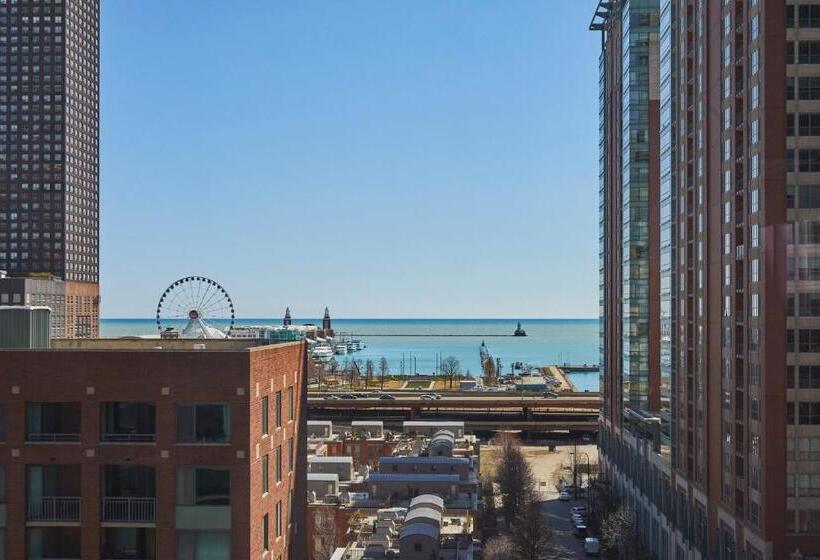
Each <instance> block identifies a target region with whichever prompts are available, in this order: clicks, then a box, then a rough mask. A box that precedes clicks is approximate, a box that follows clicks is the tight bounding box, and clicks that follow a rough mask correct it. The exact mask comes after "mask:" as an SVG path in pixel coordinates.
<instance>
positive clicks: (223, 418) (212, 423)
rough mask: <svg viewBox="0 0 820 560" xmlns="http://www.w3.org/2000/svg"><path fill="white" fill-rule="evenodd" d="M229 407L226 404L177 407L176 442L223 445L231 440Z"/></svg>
mask: <svg viewBox="0 0 820 560" xmlns="http://www.w3.org/2000/svg"><path fill="white" fill-rule="evenodd" d="M230 416H231V415H230V406H229V405H227V404H188V405H177V441H178V442H180V443H225V442H228V441H230V439H231V418H230Z"/></svg>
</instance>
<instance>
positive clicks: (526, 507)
mask: <svg viewBox="0 0 820 560" xmlns="http://www.w3.org/2000/svg"><path fill="white" fill-rule="evenodd" d="M534 498H535V496H534V495H533V496H531V499H530V501H528V502H527V503H524V504H522V511H521V512H520V513H519V515H518V516H517V517H516V518H515V520H514V521H513V523H512V528H511V531H510V537H511V538H512V542H513V544H514V546H515V552H516V553H517V555H516V558H520V559H521V560H548V559H552V558H564V556H562V555H561V556H558V555H557V554H559V552H558V551H556V550H555V546H553V544H552V540H553V539H552V529H550V526H549V524H548V523H547V520H546V518H545V517H544V513H543V512H542V511H541V504H540V503H538V502H537V501H536V500H535V499H534ZM553 553H555V554H553Z"/></svg>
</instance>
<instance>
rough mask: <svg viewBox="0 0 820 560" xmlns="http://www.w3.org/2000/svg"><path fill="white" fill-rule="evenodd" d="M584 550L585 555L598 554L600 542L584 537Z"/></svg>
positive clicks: (599, 552)
mask: <svg viewBox="0 0 820 560" xmlns="http://www.w3.org/2000/svg"><path fill="white" fill-rule="evenodd" d="M584 552H586V555H587V556H599V555H600V554H601V542H600V541H599V540H598V539H595V538H592V537H587V538H586V539H584Z"/></svg>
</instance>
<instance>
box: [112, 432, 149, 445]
mask: <svg viewBox="0 0 820 560" xmlns="http://www.w3.org/2000/svg"><path fill="white" fill-rule="evenodd" d="M102 440H103V441H107V442H114V443H116V442H120V443H153V442H155V441H156V440H157V434H115V433H104V434H103V435H102Z"/></svg>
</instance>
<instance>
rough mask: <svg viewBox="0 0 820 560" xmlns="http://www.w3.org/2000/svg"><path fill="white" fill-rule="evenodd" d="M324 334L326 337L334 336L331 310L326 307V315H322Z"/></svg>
mask: <svg viewBox="0 0 820 560" xmlns="http://www.w3.org/2000/svg"><path fill="white" fill-rule="evenodd" d="M322 334H323V336H325V337H328V336H333V327H332V326H331V324H330V310H329V309H328V308H327V307H325V316H324V317H322Z"/></svg>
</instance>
